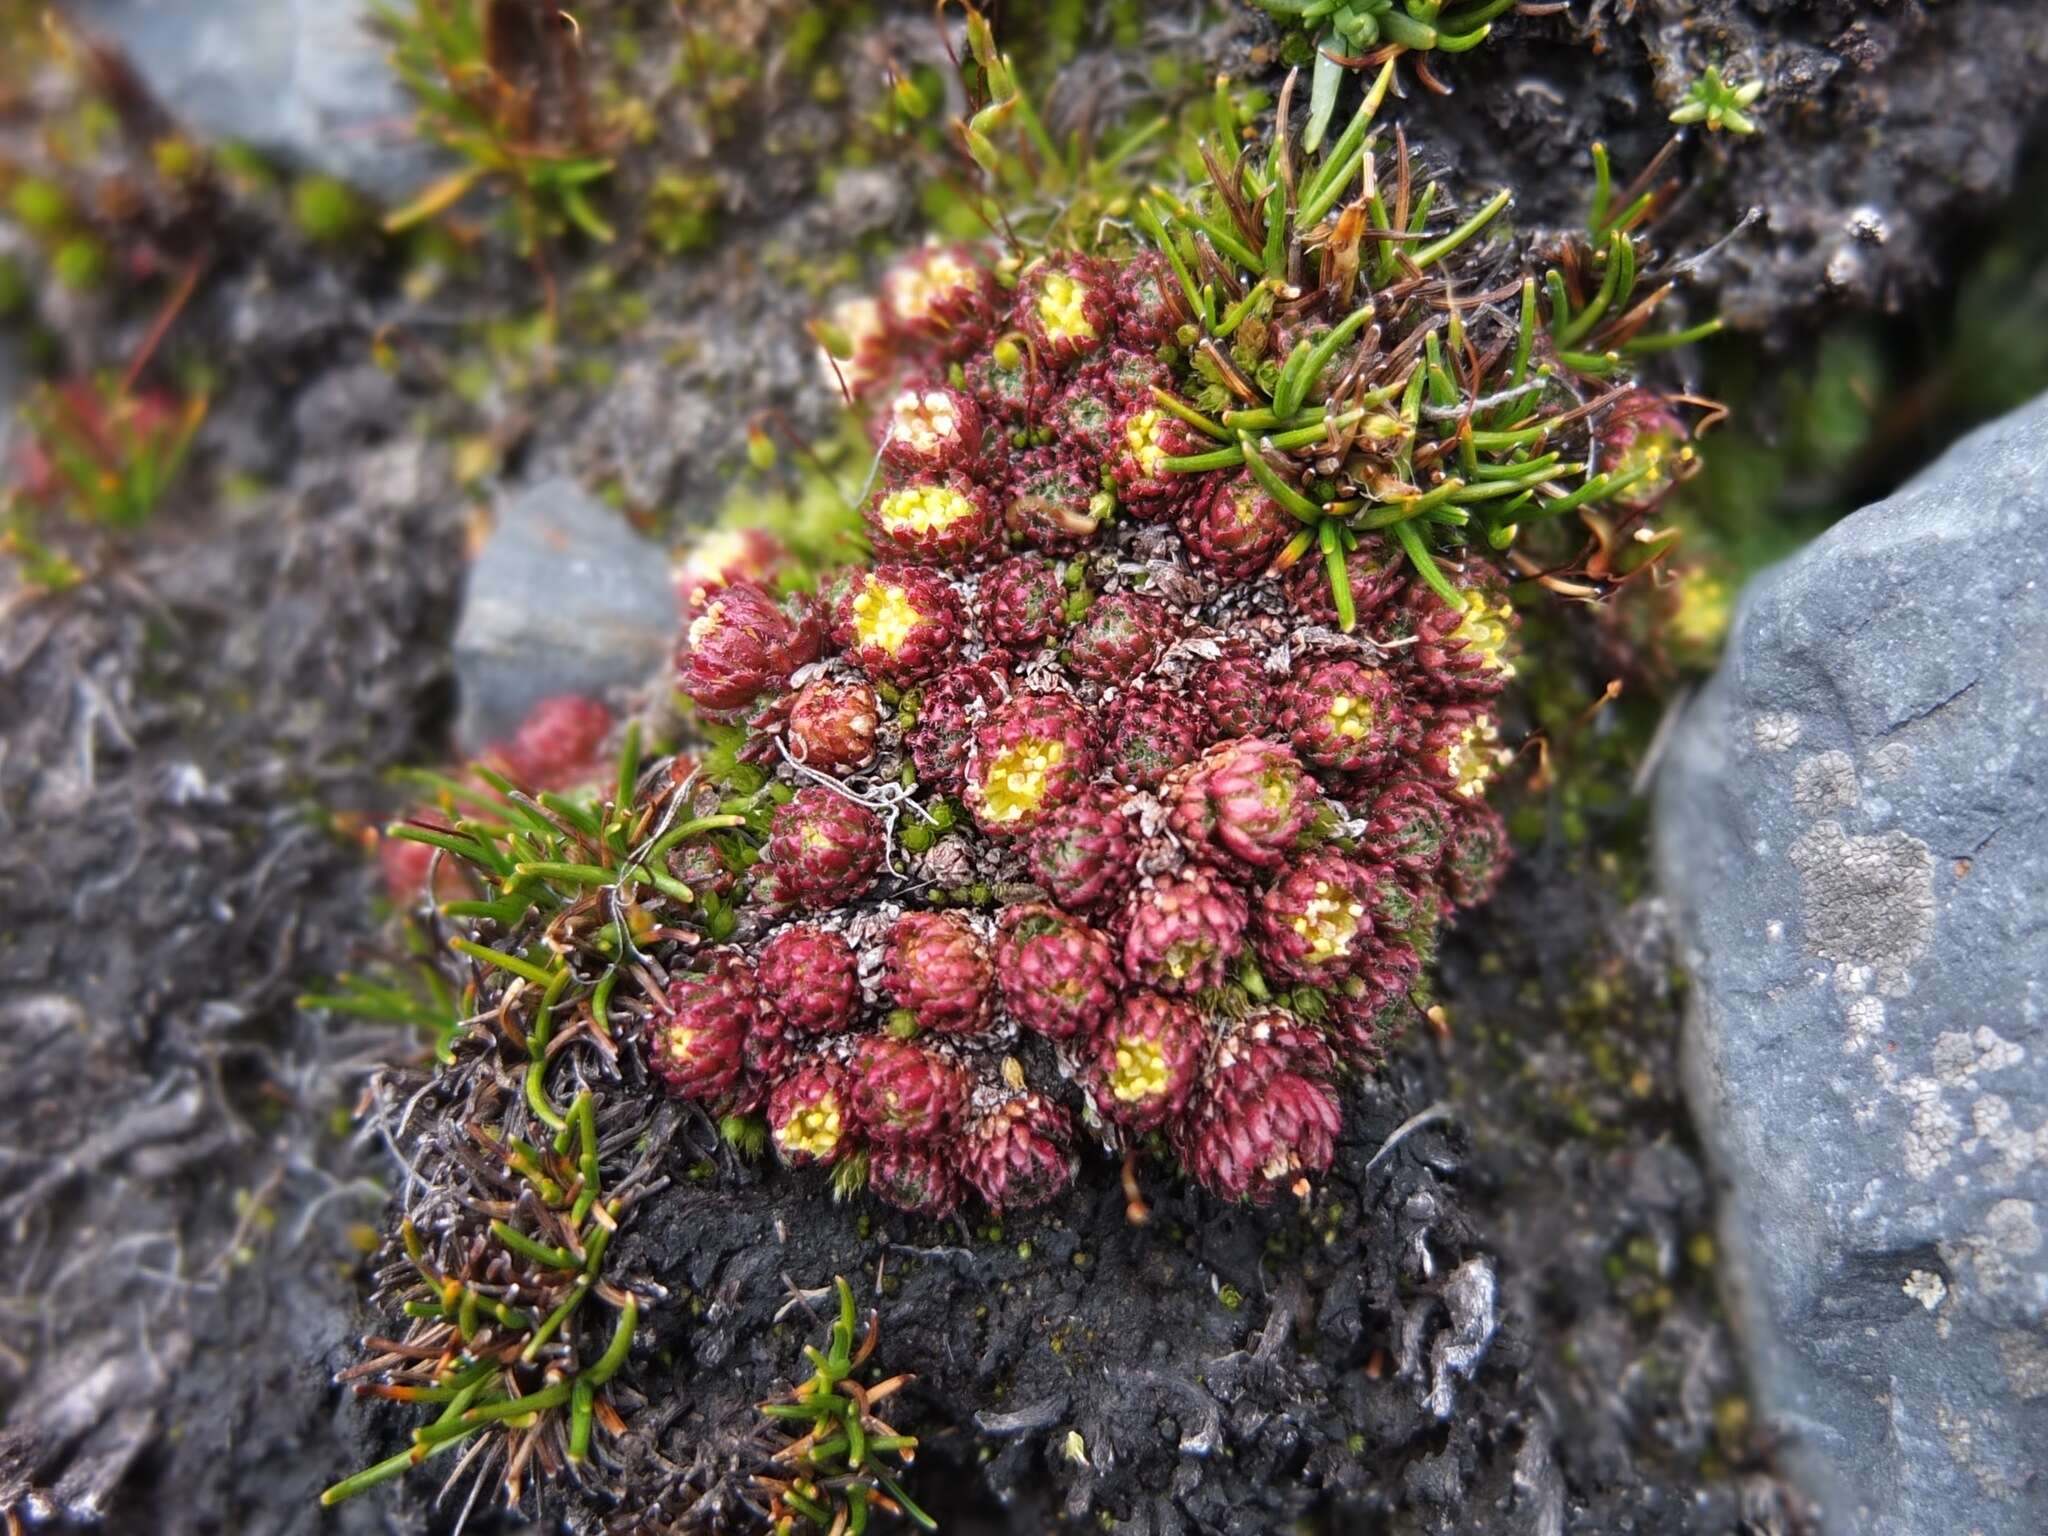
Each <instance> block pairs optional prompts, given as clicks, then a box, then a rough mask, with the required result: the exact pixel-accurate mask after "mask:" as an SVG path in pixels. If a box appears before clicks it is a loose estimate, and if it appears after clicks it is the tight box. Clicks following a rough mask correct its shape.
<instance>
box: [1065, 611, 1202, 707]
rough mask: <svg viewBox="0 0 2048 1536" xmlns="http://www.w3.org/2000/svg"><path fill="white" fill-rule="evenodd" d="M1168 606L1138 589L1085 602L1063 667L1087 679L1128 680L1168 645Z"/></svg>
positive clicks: (1112, 683) (1171, 631)
mask: <svg viewBox="0 0 2048 1536" xmlns="http://www.w3.org/2000/svg"><path fill="white" fill-rule="evenodd" d="M1178 628H1179V626H1178V625H1177V624H1176V623H1175V622H1174V616H1173V610H1172V609H1171V608H1169V607H1167V606H1166V604H1165V603H1164V602H1162V601H1160V599H1158V598H1156V597H1151V596H1148V595H1146V594H1145V593H1142V592H1115V593H1111V594H1110V595H1109V596H1107V597H1104V598H1101V599H1099V600H1098V601H1097V602H1095V603H1093V604H1091V605H1090V607H1089V609H1088V611H1087V612H1086V613H1085V614H1083V615H1082V616H1081V621H1080V622H1079V623H1078V624H1076V625H1075V626H1074V629H1073V633H1072V635H1071V636H1070V637H1069V639H1068V641H1067V650H1066V659H1067V666H1068V667H1069V668H1070V669H1071V670H1072V671H1074V672H1075V673H1076V674H1077V675H1079V676H1081V677H1083V678H1086V679H1087V680H1088V681H1090V682H1094V683H1100V684H1103V685H1104V686H1106V687H1112V688H1114V687H1119V686H1121V685H1123V684H1125V683H1129V682H1132V681H1134V680H1135V679H1136V678H1137V677H1138V676H1139V675H1140V674H1142V673H1143V672H1145V671H1146V670H1147V669H1148V668H1150V667H1151V665H1152V663H1153V662H1155V661H1157V660H1158V659H1159V658H1160V656H1161V655H1162V654H1163V653H1164V652H1165V650H1166V648H1167V646H1169V645H1171V644H1172V643H1173V638H1174V635H1175V632H1176V631H1177V629H1178Z"/></svg>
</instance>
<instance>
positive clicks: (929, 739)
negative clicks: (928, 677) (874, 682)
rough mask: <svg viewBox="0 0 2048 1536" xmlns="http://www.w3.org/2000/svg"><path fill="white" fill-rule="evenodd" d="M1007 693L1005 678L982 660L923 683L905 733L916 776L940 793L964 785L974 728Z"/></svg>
mask: <svg viewBox="0 0 2048 1536" xmlns="http://www.w3.org/2000/svg"><path fill="white" fill-rule="evenodd" d="M1008 697H1009V682H1008V679H1007V677H1006V676H1005V674H1004V672H1003V671H1002V669H1001V668H999V667H995V666H991V665H989V664H988V663H987V662H981V661H970V662H963V663H962V664H961V665H959V666H957V667H952V668H949V669H948V670H947V671H945V672H942V673H940V674H939V676H937V677H936V678H934V679H933V680H932V681H931V682H929V683H927V684H926V685H925V688H924V695H923V698H922V699H921V700H920V701H919V704H918V711H917V721H916V724H914V725H913V726H912V727H911V729H910V732H909V745H910V752H911V757H912V759H913V761H914V764H915V766H916V769H917V776H918V778H919V780H921V781H922V782H924V783H926V784H929V785H930V786H931V787H932V789H933V790H935V791H937V792H938V793H940V794H947V795H957V794H959V793H960V791H961V789H962V788H963V787H964V785H965V784H966V770H967V754H968V753H969V752H971V751H972V750H973V749H974V733H975V732H976V731H978V730H979V729H980V728H981V722H982V721H983V720H984V719H985V718H987V716H988V713H989V711H990V710H992V709H994V708H995V706H996V705H998V704H1000V703H1001V702H1002V701H1003V700H1004V699H1006V698H1008Z"/></svg>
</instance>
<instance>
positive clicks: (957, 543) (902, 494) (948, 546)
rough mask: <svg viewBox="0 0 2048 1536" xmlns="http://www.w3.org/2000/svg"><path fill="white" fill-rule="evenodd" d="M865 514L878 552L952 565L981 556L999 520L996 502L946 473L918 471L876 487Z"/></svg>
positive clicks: (971, 483) (976, 487) (964, 480)
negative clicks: (997, 519)
mask: <svg viewBox="0 0 2048 1536" xmlns="http://www.w3.org/2000/svg"><path fill="white" fill-rule="evenodd" d="M970 405H971V402H970ZM949 419H950V418H949ZM892 441H893V439H892ZM863 515H864V516H865V518H866V520H867V525H868V535H869V537H870V538H872V539H873V540H874V544H875V548H876V550H877V551H879V552H881V553H883V554H885V555H890V556H893V557H895V558H896V559H898V560H915V561H923V562H927V563H930V564H937V565H955V566H958V565H967V564H971V563H972V562H974V561H975V560H977V559H979V558H980V557H981V555H982V553H983V552H984V551H985V550H986V549H987V548H988V546H989V541H990V540H991V539H992V538H993V537H994V536H995V531H996V518H997V514H996V504H995V498H994V497H993V496H991V495H990V494H989V493H988V492H987V491H985V490H983V489H982V488H981V486H979V485H977V484H976V483H975V482H974V481H972V480H970V479H968V478H966V477H965V476H964V475H961V474H959V473H957V472H954V471H951V470H948V469H921V470H919V471H917V472H916V473H914V474H911V475H907V476H906V477H905V478H903V479H901V480H897V481H894V482H892V483H887V484H884V485H882V486H880V487H878V488H877V489H876V491H875V494H874V495H873V496H871V497H869V498H868V504H867V508H866V510H865V512H864V514H863Z"/></svg>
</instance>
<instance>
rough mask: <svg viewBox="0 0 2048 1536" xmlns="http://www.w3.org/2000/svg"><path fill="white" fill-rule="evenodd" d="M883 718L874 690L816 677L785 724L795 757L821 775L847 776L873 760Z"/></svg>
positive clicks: (797, 698) (793, 705)
mask: <svg viewBox="0 0 2048 1536" xmlns="http://www.w3.org/2000/svg"><path fill="white" fill-rule="evenodd" d="M880 729H881V713H880V710H879V708H878V706H877V703H876V699H875V690H874V689H873V688H872V687H871V686H870V685H869V684H867V683H866V682H863V681H860V680H859V679H849V678H831V677H820V678H814V679H812V680H811V681H810V682H808V683H806V684H804V685H803V687H801V688H799V689H798V690H797V691H796V694H795V695H794V697H792V698H791V700H790V704H789V710H788V713H787V715H786V716H785V718H784V721H783V735H784V737H785V738H786V740H787V741H788V743H789V751H790V756H792V757H794V758H795V759H796V760H797V761H798V762H800V763H802V764H804V766H806V767H808V768H814V769H816V770H817V771H818V772H820V773H832V774H844V773H851V772H853V771H854V770H855V769H857V768H865V767H866V766H867V765H868V764H869V763H871V762H873V761H874V757H875V736H876V733H877V732H878V731H879V730H880Z"/></svg>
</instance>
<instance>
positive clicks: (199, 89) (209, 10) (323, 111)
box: [74, 0, 435, 202]
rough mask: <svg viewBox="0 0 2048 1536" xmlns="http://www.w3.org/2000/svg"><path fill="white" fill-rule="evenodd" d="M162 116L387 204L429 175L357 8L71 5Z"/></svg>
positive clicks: (295, 1) (199, 0) (397, 89)
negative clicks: (129, 69)
mask: <svg viewBox="0 0 2048 1536" xmlns="http://www.w3.org/2000/svg"><path fill="white" fill-rule="evenodd" d="M74 8H75V10H76V13H77V15H78V18H79V19H80V20H81V21H83V22H85V23H86V24H87V25H88V26H90V27H92V28H93V29H94V30H95V31H97V32H98V33H99V34H100V35H102V36H103V37H106V38H109V39H110V40H112V41H113V42H115V43H117V44H119V45H120V47H121V49H122V51H123V52H124V53H125V54H126V55H127V56H128V59H129V61H130V62H131V63H132V64H133V65H134V66H135V68H136V70H137V71H138V72H139V73H140V74H141V76H142V78H143V80H144V82H145V83H146V84H147V85H148V86H149V88H150V90H151V91H152V92H154V93H155V95H156V97H157V99H158V100H159V101H160V102H162V103H163V105H164V107H165V109H166V110H168V111H169V112H170V113H171V115H172V116H173V117H176V118H178V119H179V120H180V121H182V122H184V123H186V124H188V125H190V126H191V127H193V128H196V129H198V130H199V131H200V132H201V133H203V134H205V135H207V136H208V137H210V138H217V139H233V140H235V141H237V142H239V143H243V144H247V145H249V146H250V147H251V148H254V149H257V150H260V151H261V152H263V153H264V154H266V155H270V156H273V157H274V158H276V159H277V160H279V161H281V162H283V163H284V164H285V165H288V166H290V167H292V168H293V169H295V170H303V171H317V172H321V173H324V174H326V175H329V176H338V177H340V178H341V179H343V180H344V181H349V182H353V183H354V184H355V185H356V186H358V187H361V188H362V189H363V190H364V191H366V192H368V193H370V194H372V195H373V196H376V197H379V198H382V199H384V200H385V201H387V202H396V201H398V200H399V199H401V198H403V197H405V196H406V195H407V194H408V193H410V192H411V191H413V190H414V189H415V188H417V187H419V186H420V185H422V184H423V183H424V182H425V181H426V180H427V178H428V177H429V176H430V175H431V174H432V173H433V169H434V164H435V161H434V157H433V155H432V153H431V152H430V151H429V149H428V148H427V147H426V146H425V145H423V144H422V143H420V142H419V141H418V140H417V139H416V138H415V137H414V136H413V132H412V122H411V119H412V103H411V101H410V99H409V98H408V97H407V96H406V93H405V91H404V89H403V88H402V87H401V85H400V84H399V81H398V77H397V76H396V75H394V74H393V73H392V71H391V66H390V64H389V62H388V60H387V59H386V57H385V54H386V48H385V45H384V44H383V43H382V42H381V41H380V40H378V39H377V38H376V37H375V36H373V35H372V34H371V33H370V32H369V31H368V30H367V27H366V23H367V22H368V20H369V17H370V6H369V5H368V3H367V0H74Z"/></svg>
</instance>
